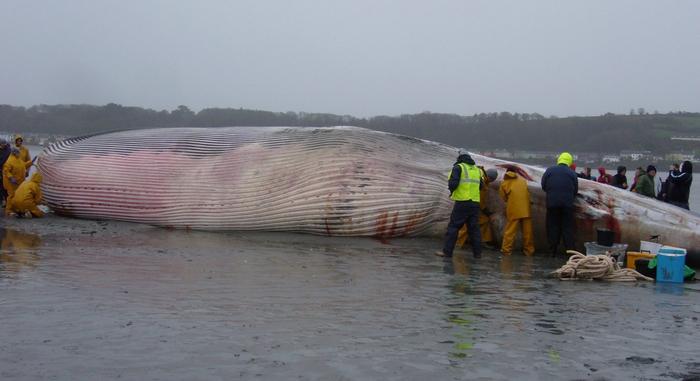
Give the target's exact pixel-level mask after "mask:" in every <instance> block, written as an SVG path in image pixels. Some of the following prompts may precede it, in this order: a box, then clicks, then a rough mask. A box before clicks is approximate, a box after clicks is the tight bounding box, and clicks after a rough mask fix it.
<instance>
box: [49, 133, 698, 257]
mask: <svg viewBox="0 0 700 381" xmlns="http://www.w3.org/2000/svg"><path fill="white" fill-rule="evenodd" d="M457 155H458V150H457V148H455V147H451V146H448V145H445V144H440V143H436V142H431V141H427V140H422V139H416V138H411V137H406V136H401V135H396V134H391V133H384V132H378V131H373V130H368V129H364V128H358V127H322V128H315V127H225V128H160V129H145V130H132V131H121V132H115V133H108V134H101V135H95V136H90V137H81V138H73V139H68V140H65V141H62V142H59V143H56V144H53V145H51V146H50V147H48V148H47V149H46V150H45V151H44V152H43V153H42V155H41V157H40V161H39V170H40V172H41V173H42V175H43V178H44V180H43V183H42V190H43V193H44V198H45V201H46V203H47V204H48V205H49V207H50V208H51V209H53V210H54V211H55V212H56V213H57V214H62V215H67V216H73V217H79V218H88V219H113V220H122V221H131V222H139V223H146V224H152V225H157V226H164V227H173V228H183V229H200V230H239V231H242V230H264V231H290V232H302V233H311V234H319V235H332V236H373V237H379V238H392V237H400V236H419V235H432V236H442V235H444V233H445V230H446V226H447V223H448V220H449V215H450V211H451V208H452V204H453V202H452V201H451V200H450V199H449V191H448V189H447V176H448V174H449V172H450V170H451V168H452V165H453V164H454V162H455V158H456V157H457ZM472 157H473V158H474V160H475V161H476V163H477V165H481V166H484V167H486V168H496V169H497V170H498V171H499V179H500V178H502V175H503V173H504V172H505V169H504V168H514V169H515V170H516V171H517V172H519V173H520V174H521V175H522V176H524V177H526V178H527V179H528V181H529V183H528V184H529V189H530V194H531V204H532V212H533V216H532V217H533V226H534V228H535V229H534V230H535V241H536V246H537V248H538V250H545V249H546V247H547V244H546V235H545V227H544V226H545V224H544V221H545V213H546V208H545V194H544V192H543V191H542V190H541V187H540V179H541V176H542V174H543V173H544V169H543V168H539V167H535V166H530V165H523V164H518V163H514V162H509V161H504V160H498V159H493V158H489V157H485V156H481V155H476V154H472ZM499 184H500V180H499V181H495V182H493V183H491V184H490V185H489V208H490V209H491V210H492V211H494V212H495V213H493V215H492V217H491V223H492V227H493V230H494V233H495V235H496V237H497V238H498V239H500V236H501V234H500V233H501V232H502V231H503V226H504V225H505V213H504V204H503V202H502V201H501V200H500V199H499V197H498V186H499ZM576 227H577V229H576V240H577V245H578V246H580V247H582V243H583V242H585V241H594V240H595V233H596V229H597V228H608V229H611V230H613V231H614V232H615V234H616V238H617V241H618V242H625V243H628V244H629V245H630V249H635V248H638V246H639V241H640V240H645V239H648V238H649V237H651V236H656V235H658V236H660V238H661V240H662V242H663V243H665V244H668V245H674V246H679V247H685V248H687V249H688V250H689V251H690V254H691V255H696V254H695V253H700V234H699V233H700V232H699V229H700V217H698V216H697V215H695V214H693V213H690V212H687V211H685V210H683V209H681V208H678V207H676V206H673V205H670V204H666V203H662V202H659V201H657V200H654V199H650V198H646V197H643V196H640V195H637V194H635V193H632V192H629V191H625V190H622V189H618V188H614V187H612V186H609V185H605V184H599V183H596V182H594V181H588V180H579V195H578V196H577V199H576Z"/></svg>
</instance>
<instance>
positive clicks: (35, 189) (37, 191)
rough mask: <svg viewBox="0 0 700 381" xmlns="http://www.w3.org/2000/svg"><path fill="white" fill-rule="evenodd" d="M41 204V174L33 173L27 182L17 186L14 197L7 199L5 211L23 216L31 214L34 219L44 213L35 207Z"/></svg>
mask: <svg viewBox="0 0 700 381" xmlns="http://www.w3.org/2000/svg"><path fill="white" fill-rule="evenodd" d="M40 203H41V174H40V173H39V172H37V173H34V174H33V175H32V178H31V179H29V181H25V182H23V183H22V184H20V185H19V187H18V188H17V191H16V192H15V194H14V196H12V197H8V202H7V210H8V211H9V212H11V213H17V214H24V213H27V212H31V213H32V216H34V217H41V216H43V215H44V213H43V212H42V211H41V210H39V208H38V207H37V206H38V205H39V204H40Z"/></svg>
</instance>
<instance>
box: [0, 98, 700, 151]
mask: <svg viewBox="0 0 700 381" xmlns="http://www.w3.org/2000/svg"><path fill="white" fill-rule="evenodd" d="M336 125H352V126H358V127H365V128H370V129H374V130H379V131H386V132H393V133H398V134H403V135H409V136H414V137H418V138H423V139H430V140H435V141H439V142H443V143H447V144H450V145H453V146H460V147H467V148H476V149H499V148H501V149H507V150H540V151H558V150H569V151H573V152H619V151H621V150H649V151H652V152H658V153H666V152H671V151H695V150H697V149H698V148H700V147H698V144H697V143H696V142H687V141H672V140H671V139H670V138H671V137H672V136H688V135H700V113H689V112H675V113H667V114H658V113H654V114H647V113H644V112H639V113H633V112H631V113H630V115H616V114H611V113H608V114H605V115H601V116H593V117H566V118H557V117H544V116H542V115H540V114H537V113H532V114H527V113H522V114H520V113H509V112H500V113H481V114H474V115H471V116H464V115H456V114H441V113H431V112H422V113H418V114H406V115H400V116H375V117H371V118H356V117H353V116H349V115H335V114H324V113H303V112H299V113H297V112H271V111H261V110H249V109H240V108H239V109H235V108H206V109H203V110H201V111H199V112H194V111H192V110H190V109H189V108H188V107H186V106H179V107H177V108H176V109H174V110H172V111H167V110H161V111H156V110H152V109H145V108H141V107H126V106H122V105H118V104H114V103H110V104H107V105H104V106H94V105H38V106H32V107H18V106H11V105H0V131H8V132H14V131H17V132H36V133H48V134H62V135H73V136H75V135H87V134H95V133H101V132H108V131H116V130H125V129H136V128H155V127H223V126H311V127H321V126H336Z"/></svg>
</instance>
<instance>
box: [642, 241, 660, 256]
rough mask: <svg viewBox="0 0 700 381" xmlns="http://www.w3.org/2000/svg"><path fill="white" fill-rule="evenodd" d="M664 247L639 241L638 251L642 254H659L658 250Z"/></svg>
mask: <svg viewBox="0 0 700 381" xmlns="http://www.w3.org/2000/svg"><path fill="white" fill-rule="evenodd" d="M663 246H664V245H662V244H660V243H656V242H649V241H640V242H639V251H640V252H642V253H651V254H654V255H656V254H659V250H660V249H661V248H662V247H663Z"/></svg>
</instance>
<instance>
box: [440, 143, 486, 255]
mask: <svg viewBox="0 0 700 381" xmlns="http://www.w3.org/2000/svg"><path fill="white" fill-rule="evenodd" d="M447 187H448V189H449V191H450V198H451V199H452V200H454V202H455V204H454V207H453V208H452V213H451V214H450V222H449V224H448V225H447V232H446V233H445V244H444V245H443V248H442V251H438V252H436V253H435V255H438V256H441V257H448V258H449V257H452V252H453V251H454V248H455V244H456V243H457V234H458V232H459V229H461V228H462V225H464V224H465V223H466V224H467V229H468V232H469V243H470V244H471V245H472V252H473V253H474V258H480V257H481V231H480V230H479V209H480V205H479V201H480V200H481V192H480V191H481V188H482V187H483V182H482V180H481V171H480V170H479V168H477V166H476V163H474V160H473V159H472V157H471V156H469V154H468V153H466V152H465V151H462V150H460V153H459V156H458V157H457V162H456V163H455V164H454V166H453V167H452V171H450V175H449V177H448V181H447Z"/></svg>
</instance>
